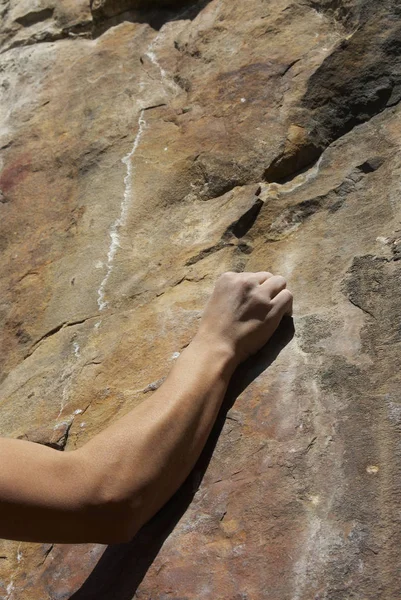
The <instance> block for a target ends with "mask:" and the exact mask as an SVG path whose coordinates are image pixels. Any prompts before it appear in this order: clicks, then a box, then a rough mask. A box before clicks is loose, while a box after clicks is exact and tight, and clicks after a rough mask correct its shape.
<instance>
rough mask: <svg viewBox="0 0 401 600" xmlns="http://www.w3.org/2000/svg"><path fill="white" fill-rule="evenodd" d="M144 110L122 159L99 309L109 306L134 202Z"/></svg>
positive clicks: (143, 127)
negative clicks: (135, 161)
mask: <svg viewBox="0 0 401 600" xmlns="http://www.w3.org/2000/svg"><path fill="white" fill-rule="evenodd" d="M143 115H144V111H143V110H141V112H140V114H139V118H138V132H137V134H136V137H135V140H134V145H133V146H132V148H131V150H130V152H128V154H126V156H124V158H122V159H121V162H123V163H124V164H125V166H126V169H127V171H126V175H125V177H124V195H123V199H122V201H121V205H120V214H119V216H118V217H117V219H116V220H115V221H114V223H113V224H112V226H111V227H110V231H109V236H110V240H111V241H110V246H109V251H108V253H107V271H106V275H105V276H104V278H103V281H102V282H101V284H100V287H99V289H98V297H97V303H98V306H99V310H104V309H105V308H107V306H108V302H107V301H106V299H105V290H106V285H107V282H108V280H109V278H110V275H111V272H112V270H113V263H114V258H115V256H116V253H117V249H118V248H119V247H120V229H121V227H124V225H125V224H126V221H127V215H128V209H129V206H130V204H131V203H132V191H133V185H132V183H133V173H134V168H133V165H132V159H133V156H134V154H135V152H136V151H137V149H138V146H139V143H140V141H141V138H142V135H143V132H144V131H145V127H146V120H145V118H144V116H143Z"/></svg>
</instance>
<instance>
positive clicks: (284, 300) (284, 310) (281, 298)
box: [269, 289, 293, 318]
mask: <svg viewBox="0 0 401 600" xmlns="http://www.w3.org/2000/svg"><path fill="white" fill-rule="evenodd" d="M292 302H293V298H292V294H291V292H290V291H289V290H287V289H282V290H281V291H280V292H279V293H278V294H277V295H276V296H274V298H273V299H272V301H271V304H270V305H271V311H270V313H269V314H270V315H271V316H273V317H274V316H277V317H279V318H281V317H283V316H284V315H289V316H290V317H291V315H292Z"/></svg>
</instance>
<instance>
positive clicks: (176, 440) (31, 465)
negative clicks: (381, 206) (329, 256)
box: [0, 272, 292, 544]
mask: <svg viewBox="0 0 401 600" xmlns="http://www.w3.org/2000/svg"><path fill="white" fill-rule="evenodd" d="M291 313H292V295H291V293H290V292H289V291H288V290H287V289H286V282H285V280H284V279H283V277H280V276H274V275H272V274H271V273H268V272H260V273H224V274H223V275H222V276H221V277H220V278H219V279H218V281H217V283H216V286H215V289H214V291H213V294H212V296H211V298H210V300H209V302H208V304H207V306H206V308H205V311H204V314H203V317H202V319H201V322H200V326H199V330H198V332H197V334H196V336H195V338H194V339H193V340H192V342H191V343H190V344H189V346H188V347H187V348H185V350H184V351H183V352H182V354H181V356H180V357H179V359H178V360H177V361H176V363H175V365H174V367H173V368H172V370H171V372H170V374H169V375H168V377H167V379H166V381H165V382H164V383H163V385H162V386H161V387H160V388H159V389H158V390H157V391H156V392H155V393H154V394H153V395H152V397H151V398H150V399H149V400H146V401H144V402H143V403H142V404H140V405H139V406H137V407H136V408H134V409H133V410H132V411H131V412H129V413H128V414H127V415H125V416H124V417H122V418H120V419H119V420H117V421H115V422H114V423H113V424H112V425H110V426H109V427H107V429H105V430H104V431H102V432H101V433H99V434H98V435H96V436H94V437H93V438H92V439H91V440H90V441H89V442H87V443H86V444H85V445H84V446H82V447H81V448H79V449H78V450H73V451H70V452H59V451H57V450H54V449H52V448H48V447H46V446H42V445H39V444H35V443H33V442H27V441H22V440H14V439H0V537H2V538H5V539H13V540H21V541H30V542H58V543H63V542H65V543H84V542H96V543H102V544H110V543H120V542H128V541H130V540H131V539H132V537H133V536H134V535H135V533H136V532H137V531H138V530H139V529H140V528H141V527H142V526H143V525H144V524H145V523H146V522H147V521H148V520H149V519H150V518H151V517H152V516H153V515H154V514H155V513H156V512H157V511H158V510H159V509H160V508H161V507H162V506H163V505H164V504H165V503H166V502H167V500H169V498H170V497H171V496H172V495H173V494H174V492H175V491H176V490H177V489H178V488H179V486H180V485H181V484H182V483H183V482H184V480H185V479H186V477H187V476H188V475H189V473H190V471H191V469H192V468H193V466H194V465H195V463H196V461H197V459H198V457H199V455H200V453H201V451H202V449H203V447H204V445H205V443H206V440H207V438H208V436H209V433H210V431H211V429H212V426H213V424H214V422H215V419H216V417H217V414H218V412H219V409H220V406H221V403H222V401H223V398H224V395H225V392H226V390H227V385H228V383H229V381H230V378H231V376H232V375H233V373H234V371H235V369H236V367H237V366H238V365H239V364H240V363H241V362H242V361H244V360H245V359H246V358H248V357H249V356H250V355H252V354H254V353H256V352H257V351H258V350H259V349H260V348H261V347H262V346H264V345H265V343H266V342H267V341H268V340H269V338H270V337H271V336H272V334H273V333H274V331H275V330H276V329H277V327H278V325H279V323H280V321H281V319H282V317H283V316H284V315H285V314H289V315H290V314H291Z"/></svg>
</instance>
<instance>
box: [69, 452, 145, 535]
mask: <svg viewBox="0 0 401 600" xmlns="http://www.w3.org/2000/svg"><path fill="white" fill-rule="evenodd" d="M69 454H70V456H71V457H73V455H74V454H75V456H74V459H75V458H78V459H79V463H77V464H79V465H80V475H81V479H80V482H81V485H79V486H78V485H77V486H76V489H78V490H79V491H78V496H79V499H78V502H77V503H78V505H79V508H78V512H79V513H80V514H81V518H80V521H81V523H82V522H83V523H85V526H84V528H83V529H84V531H82V530H81V533H82V535H83V537H85V539H84V540H80V541H84V542H87V543H96V544H123V543H128V542H130V541H131V540H132V539H133V538H134V536H135V535H136V534H137V532H138V531H139V529H140V528H141V526H142V525H143V523H142V522H141V518H140V515H141V512H142V511H141V506H142V502H141V498H140V494H135V493H133V495H132V496H131V497H128V496H127V495H126V494H123V493H122V492H121V487H120V486H118V485H111V482H112V481H113V478H112V477H110V478H109V477H105V476H104V475H103V473H102V474H101V476H100V477H99V476H98V473H97V471H96V469H93V470H92V469H89V468H88V467H87V464H86V461H85V460H84V458H83V456H82V454H81V453H80V452H79V451H75V453H73V452H71V453H69Z"/></svg>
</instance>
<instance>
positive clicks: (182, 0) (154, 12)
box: [91, 0, 210, 37]
mask: <svg viewBox="0 0 401 600" xmlns="http://www.w3.org/2000/svg"><path fill="white" fill-rule="evenodd" d="M209 2H210V0H198V1H195V2H194V1H192V2H191V1H188V0H154V1H153V2H146V1H145V0H120V1H119V2H113V1H112V0H99V1H98V0H92V1H91V11H92V15H93V35H94V37H98V36H99V35H102V34H103V33H104V32H105V31H107V29H109V28H110V27H114V26H115V25H118V24H119V23H122V22H123V21H130V22H133V23H148V24H149V25H150V26H151V27H153V29H157V30H158V29H160V28H161V27H162V26H163V25H164V24H165V23H167V22H168V21H175V20H178V19H190V20H192V19H194V18H195V17H196V15H197V14H198V13H199V12H200V11H201V10H202V9H203V8H204V7H205V6H206V5H207V4H208V3H209Z"/></svg>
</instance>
